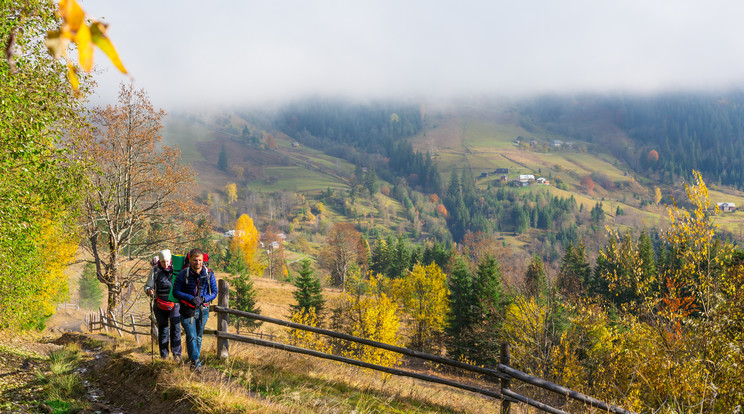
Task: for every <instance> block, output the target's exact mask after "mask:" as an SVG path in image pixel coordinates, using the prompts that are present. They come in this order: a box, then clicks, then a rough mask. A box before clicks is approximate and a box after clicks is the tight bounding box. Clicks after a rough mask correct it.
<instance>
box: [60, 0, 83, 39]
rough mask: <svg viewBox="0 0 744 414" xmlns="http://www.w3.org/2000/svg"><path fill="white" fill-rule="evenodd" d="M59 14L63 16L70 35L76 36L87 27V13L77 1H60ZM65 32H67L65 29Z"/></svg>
mask: <svg viewBox="0 0 744 414" xmlns="http://www.w3.org/2000/svg"><path fill="white" fill-rule="evenodd" d="M59 14H60V15H62V19H63V20H64V21H65V25H66V26H67V29H68V30H69V35H74V34H75V33H77V31H78V30H80V28H81V27H82V26H84V25H85V12H83V9H82V8H81V7H80V5H79V4H78V2H77V1H75V0H60V2H59ZM63 32H65V30H64V29H63ZM65 34H67V33H65Z"/></svg>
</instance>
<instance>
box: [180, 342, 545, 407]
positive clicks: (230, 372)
mask: <svg viewBox="0 0 744 414" xmlns="http://www.w3.org/2000/svg"><path fill="white" fill-rule="evenodd" d="M212 351H213V350H209V351H208V352H207V354H208V355H214V354H215V353H214V352H212ZM231 353H232V356H231V360H230V362H228V363H225V364H221V363H219V362H218V361H217V360H216V359H215V358H211V359H209V358H208V359H207V364H209V365H212V366H215V368H217V369H218V370H219V371H220V372H221V373H222V375H221V376H220V378H221V379H219V378H217V377H218V376H215V375H210V376H206V377H205V378H195V377H194V376H193V375H190V374H189V373H187V372H185V371H182V372H181V375H185V376H184V377H181V378H179V379H178V380H177V381H176V383H178V384H186V385H183V386H182V387H181V388H182V390H183V391H184V392H185V393H187V394H188V395H189V397H188V398H189V400H190V401H192V403H194V405H195V406H196V407H200V408H203V409H204V411H203V412H210V413H211V412H214V413H216V412H289V413H295V412H296V413H304V412H315V413H338V412H357V413H390V412H392V413H409V412H417V413H448V412H451V413H491V412H495V411H497V410H499V407H500V403H499V401H496V400H493V399H490V398H486V397H481V396H479V395H476V394H473V393H470V392H466V391H461V390H457V389H453V388H450V387H446V386H441V385H437V384H429V383H426V382H422V381H418V380H413V379H409V378H401V377H395V376H390V375H384V374H381V373H377V372H374V371H370V370H366V369H361V368H356V367H350V366H346V365H343V364H340V363H334V362H328V361H324V360H320V359H317V358H312V357H305V356H301V355H294V354H290V353H287V352H284V351H279V350H274V349H268V348H261V347H256V346H250V345H243V344H234V343H233V344H231ZM461 380H463V379H461ZM236 384H240V387H239V388H240V389H237V388H236ZM491 387H492V388H498V385H497V384H491ZM192 394H193V395H195V396H192ZM514 412H517V413H522V412H524V413H527V412H532V411H529V410H526V409H524V410H523V409H520V408H517V409H516V410H514Z"/></svg>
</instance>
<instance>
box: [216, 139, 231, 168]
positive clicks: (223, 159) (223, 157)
mask: <svg viewBox="0 0 744 414" xmlns="http://www.w3.org/2000/svg"><path fill="white" fill-rule="evenodd" d="M217 168H219V169H220V171H227V169H228V168H229V165H228V163H227V150H226V149H225V144H222V150H220V158H219V160H218V161H217Z"/></svg>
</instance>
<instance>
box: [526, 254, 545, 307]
mask: <svg viewBox="0 0 744 414" xmlns="http://www.w3.org/2000/svg"><path fill="white" fill-rule="evenodd" d="M524 283H525V285H526V290H527V295H529V296H531V297H534V296H538V297H539V296H541V295H543V294H545V293H546V291H547V288H548V286H547V282H546V280H545V266H544V265H543V261H542V259H541V258H540V256H538V255H534V256H533V257H532V261H531V262H530V265H529V266H528V267H527V273H525V275H524Z"/></svg>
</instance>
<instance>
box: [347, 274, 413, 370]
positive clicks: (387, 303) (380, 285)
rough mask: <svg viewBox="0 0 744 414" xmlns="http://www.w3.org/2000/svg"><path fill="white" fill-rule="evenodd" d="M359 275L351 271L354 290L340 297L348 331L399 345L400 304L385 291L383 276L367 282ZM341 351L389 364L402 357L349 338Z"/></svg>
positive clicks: (393, 363)
mask: <svg viewBox="0 0 744 414" xmlns="http://www.w3.org/2000/svg"><path fill="white" fill-rule="evenodd" d="M359 279H360V278H359V275H358V274H357V273H352V274H350V275H349V282H348V283H349V285H352V286H353V288H352V289H350V290H351V291H352V292H353V293H348V292H347V293H344V294H343V296H342V297H341V299H340V306H339V308H340V309H341V310H342V312H343V316H342V319H343V323H342V324H343V326H344V331H345V332H346V333H348V334H349V335H353V336H358V337H361V338H366V339H371V340H373V341H377V342H383V343H386V344H390V345H396V346H399V345H400V337H399V336H398V329H399V327H400V319H399V318H398V316H397V310H398V306H397V305H396V304H395V302H394V301H393V300H392V299H391V298H390V297H389V296H388V295H387V294H386V293H385V292H384V291H385V290H386V289H385V287H384V284H385V279H384V277H383V276H382V275H377V276H372V277H370V279H369V281H368V282H367V283H366V284H365V283H364V282H363V281H361V280H359ZM362 286H363V287H362ZM365 293H366V294H365ZM342 354H343V355H345V356H348V357H352V358H357V359H360V360H362V361H365V362H369V363H371V364H377V365H382V366H386V367H389V366H392V365H395V364H396V363H397V362H398V360H399V358H400V354H398V353H395V352H391V351H385V350H382V349H379V348H374V347H370V346H367V345H362V344H358V343H355V342H349V343H348V344H347V345H346V346H345V347H344V348H343V350H342Z"/></svg>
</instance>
